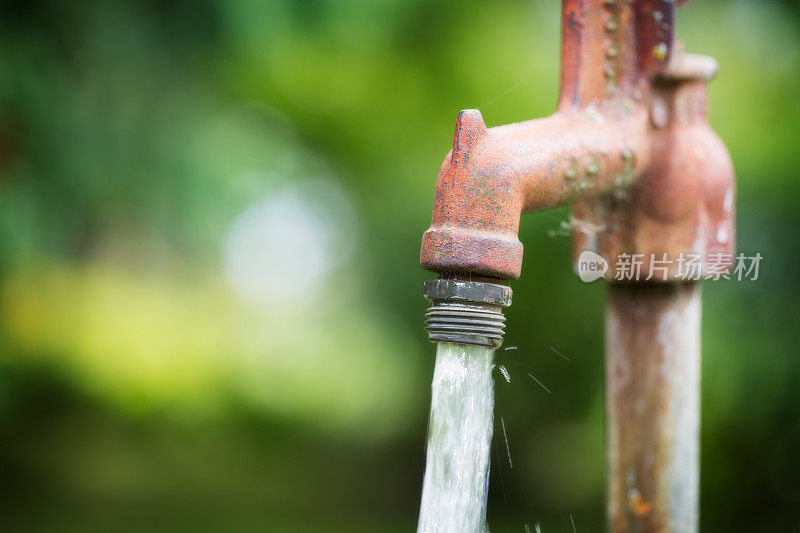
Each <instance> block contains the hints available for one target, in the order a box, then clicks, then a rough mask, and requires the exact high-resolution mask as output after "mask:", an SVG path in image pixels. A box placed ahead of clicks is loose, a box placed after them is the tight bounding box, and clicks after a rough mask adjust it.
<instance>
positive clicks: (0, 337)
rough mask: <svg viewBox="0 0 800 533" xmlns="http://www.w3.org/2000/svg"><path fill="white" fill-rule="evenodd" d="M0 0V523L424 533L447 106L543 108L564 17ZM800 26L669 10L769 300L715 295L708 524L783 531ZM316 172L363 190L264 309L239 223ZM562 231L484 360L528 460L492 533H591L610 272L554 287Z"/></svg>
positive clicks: (340, 2) (742, 293) (597, 509)
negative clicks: (327, 250)
mask: <svg viewBox="0 0 800 533" xmlns="http://www.w3.org/2000/svg"><path fill="white" fill-rule="evenodd" d="M0 10H2V16H1V17H0V68H2V75H1V76H0V475H1V476H2V477H3V479H4V483H3V489H2V491H3V494H2V499H0V501H2V502H3V503H2V504H0V506H1V507H2V508H0V512H1V513H2V516H3V518H2V519H0V523H2V522H7V523H6V524H3V525H7V526H8V527H7V528H6V527H4V528H3V529H4V530H6V529H24V530H43V531H47V530H54V531H55V530H59V531H60V530H63V529H65V528H67V529H77V530H83V531H91V530H97V531H108V530H110V529H111V530H128V529H130V530H137V531H139V530H141V529H142V528H148V529H154V530H164V531H174V530H181V529H191V530H193V531H231V530H234V531H237V530H241V531H249V530H254V529H256V530H264V529H266V530H277V531H308V530H313V531H354V530H372V531H378V530H380V531H391V530H398V531H400V530H405V531H407V530H410V529H413V527H414V524H415V522H416V512H417V505H418V499H419V490H420V487H421V479H422V469H423V462H424V446H423V442H424V438H425V429H426V428H425V424H426V422H425V421H426V416H427V408H428V407H427V401H428V398H429V383H430V382H429V378H430V370H431V367H432V357H431V355H432V349H431V348H430V347H429V346H428V345H427V343H426V341H425V337H424V334H423V333H422V331H421V322H422V316H423V312H424V308H425V302H424V301H423V300H422V298H421V295H420V287H421V282H422V280H424V279H425V278H426V277H428V276H427V274H426V273H424V272H422V271H421V270H420V269H419V268H418V266H417V260H418V253H419V237H420V235H421V233H422V232H423V231H424V229H425V228H426V227H427V224H428V221H429V216H430V205H431V198H432V194H431V193H432V190H433V183H434V179H435V176H436V172H437V170H438V167H439V165H440V164H441V160H442V158H443V156H444V155H445V153H446V152H447V150H448V144H449V142H450V139H451V137H452V128H453V122H454V119H455V116H456V114H457V112H458V110H460V109H462V108H471V107H478V108H480V109H481V111H482V112H483V115H484V118H485V119H486V121H487V123H488V124H489V125H490V126H492V125H498V124H502V123H507V122H515V121H520V120H524V119H527V118H532V117H537V116H544V115H547V114H549V113H551V112H552V110H553V108H554V105H555V99H556V98H555V97H556V92H557V80H558V43H559V27H558V24H559V12H558V11H559V6H558V2H554V1H553V2H545V1H532V0H524V1H523V0H503V1H498V2H491V3H488V2H479V1H477V0H468V1H464V2H455V1H452V0H443V1H436V2H430V1H423V0H373V1H370V2H365V1H359V0H335V1H334V0H303V1H290V0H272V1H256V0H238V1H235V2H223V1H221V0H202V1H199V0H195V1H192V2H189V1H187V0H169V1H166V2H164V1H160V2H155V1H152V0H151V1H143V2H136V3H134V2H123V1H121V0H112V1H104V2H101V1H97V0H84V1H80V2H66V1H64V0H54V1H44V0H38V1H29V2H7V1H6V2H0ZM799 12H800V9H798V6H797V5H796V4H795V3H794V2H789V1H787V2H776V1H756V0H736V1H733V2H724V1H722V0H718V1H712V0H702V1H700V0H698V1H696V2H694V3H692V4H691V5H689V6H688V7H686V8H683V9H682V10H681V12H680V15H679V22H678V28H679V34H680V36H681V38H682V40H683V42H684V44H685V48H686V49H687V50H688V51H691V52H699V53H705V54H709V55H712V56H714V57H716V58H717V59H718V60H719V62H720V65H721V71H720V75H719V78H718V79H717V80H716V81H715V82H714V83H712V85H711V88H710V105H711V111H710V112H711V122H712V125H713V126H714V127H715V129H716V130H717V131H718V132H719V134H720V136H721V137H722V138H723V139H724V140H725V141H726V143H727V144H728V146H729V148H730V150H731V153H732V156H733V159H734V162H735V164H736V168H737V179H738V183H739V192H738V202H737V209H738V217H739V218H738V230H737V231H738V242H739V245H738V248H739V250H740V251H743V252H747V253H752V252H756V251H758V252H760V253H761V254H762V255H763V256H764V257H765V260H764V263H763V265H762V273H761V277H760V279H759V280H758V281H757V282H747V283H732V282H730V283H729V282H723V283H716V284H707V285H706V287H705V289H704V295H705V297H704V332H703V333H704V337H703V344H704V361H703V406H702V408H703V427H702V432H703V434H702V464H703V471H702V490H701V498H702V529H703V530H704V531H742V530H745V531H796V528H797V527H798V519H797V513H796V512H795V508H796V506H797V504H798V503H800V483H798V482H797V479H800V461H798V460H797V458H796V450H797V449H800V392H798V391H800V387H799V386H798V385H800V360H798V359H797V358H796V357H794V352H796V346H797V341H798V333H797V320H798V316H800V310H799V309H798V304H797V301H798V298H799V297H800V269H799V268H798V265H800V244H798V241H799V239H798V230H797V228H798V227H799V226H800V213H798V211H799V210H798V202H800V200H798V198H800V182H798V180H797V171H798V169H799V168H800V163H798V159H797V156H798V148H800V143H799V142H798V135H797V132H796V130H797V126H796V125H797V124H798V123H800V100H798V98H797V95H798V94H800V17H798V13H799ZM317 182H324V183H327V184H329V185H330V187H332V188H333V189H331V190H334V189H335V190H337V191H341V193H342V194H343V196H344V197H345V198H346V200H347V202H346V203H347V205H348V206H349V207H347V206H345V207H342V206H341V205H339V204H337V203H335V202H334V203H330V204H325V205H327V207H326V209H329V210H330V211H329V218H327V219H326V218H324V217H323V218H322V219H321V220H322V223H324V224H329V225H330V226H331V227H332V229H331V235H332V236H333V237H331V238H332V239H334V240H333V244H332V245H331V246H332V247H333V248H334V250H333V251H335V252H337V253H339V255H340V259H341V262H339V263H337V264H335V265H334V264H331V265H330V268H328V269H327V270H326V271H325V272H324V273H323V274H322V275H321V278H320V279H319V280H316V281H315V283H316V284H314V285H311V284H308V285H307V286H306V285H303V283H305V282H306V280H302V279H286V278H287V277H284V276H281V277H279V279H278V280H277V283H278V284H279V285H280V284H284V285H292V287H289V288H288V289H287V290H290V289H291V290H295V289H294V285H297V287H298V288H297V289H296V291H295V292H291V290H290V292H289V293H290V294H294V295H295V296H292V297H287V298H279V299H273V300H271V301H269V300H264V301H259V302H253V301H249V300H248V299H247V298H246V297H245V296H246V295H243V294H242V290H241V287H242V286H244V287H246V286H247V284H246V283H245V284H244V285H241V284H240V285H237V284H236V283H235V281H236V280H233V281H232V280H231V276H232V274H231V271H230V269H229V257H228V256H227V255H226V254H227V253H228V252H226V250H227V249H228V248H229V246H230V236H231V231H232V228H234V227H235V226H236V224H237V221H241V220H243V218H242V217H243V213H247V212H249V211H248V209H250V208H252V207H253V206H254V205H260V202H263V201H265V199H270V198H275V197H276V195H278V192H279V191H281V190H285V188H286V187H295V186H296V185H297V184H303V183H305V184H308V183H317ZM292 190H296V191H301V192H302V190H303V189H302V187H301V188H299V189H292ZM314 205H316V204H314V203H313V202H312V203H310V204H307V205H306V207H308V206H314ZM348 209H349V210H352V213H350V211H348ZM337 210H338V211H337ZM300 212H301V213H302V210H300ZM336 213H338V214H339V215H340V216H339V217H334V216H333V215H335V214H336ZM348 213H350V214H351V215H352V216H353V217H354V220H355V221H356V223H355V225H354V226H348V225H346V224H345V225H342V226H341V227H339V228H338V229H337V228H336V226H337V222H338V221H339V219H342V220H343V219H346V218H347V217H348V216H349V214H348ZM567 218H568V211H567V210H563V209H562V210H556V211H551V212H546V213H540V214H536V215H530V216H527V217H526V218H525V219H524V221H523V224H522V229H521V239H522V241H523V242H524V243H525V247H526V250H527V252H526V259H525V265H524V271H523V276H522V279H521V280H520V281H519V282H517V283H515V284H514V291H515V305H514V307H513V308H512V309H511V310H510V311H509V333H508V336H507V341H506V346H516V347H517V349H516V350H509V351H505V350H503V351H500V352H498V354H497V360H498V363H502V364H504V365H506V366H507V367H508V368H509V370H510V371H511V376H512V380H511V383H510V384H508V383H506V382H505V381H502V380H498V381H497V414H498V416H502V417H504V420H505V424H506V427H507V430H508V438H509V444H510V447H511V452H512V454H513V456H514V469H513V470H508V469H506V464H505V463H503V464H494V465H493V466H492V481H491V491H492V494H491V497H490V505H489V509H490V510H489V513H490V525H491V526H492V530H493V531H505V530H509V531H521V530H523V525H524V524H525V523H528V524H530V525H533V524H535V523H537V522H539V523H541V526H542V530H543V531H549V530H566V531H568V530H569V527H570V522H569V517H570V516H572V517H573V519H574V521H575V524H576V527H577V530H578V531H598V530H600V529H601V526H600V524H602V520H603V518H602V517H603V474H604V472H603V469H604V467H603V451H602V442H603V437H602V416H603V415H602V410H603V409H602V403H603V402H602V375H603V372H602V366H603V359H602V355H603V354H602V320H603V318H602V305H603V304H602V301H603V288H602V286H601V285H599V284H593V285H588V286H587V285H584V284H582V283H581V282H580V281H578V280H577V279H575V278H574V277H573V275H572V274H571V273H570V271H569V268H568V265H569V254H570V244H569V237H567V236H563V235H560V234H559V232H558V231H555V236H553V234H554V231H553V230H558V229H559V228H560V223H561V222H562V221H565V220H567ZM268 229H269V228H268ZM278 229H279V230H281V231H285V232H289V230H290V229H295V228H288V227H287V228H278ZM337 231H338V233H336V232H337ZM337 239H338V240H337ZM298 254H299V255H298ZM322 257H327V256H325V255H324V254H323V255H322ZM337 257H338V256H337ZM306 259H308V260H309V261H310V259H309V258H305V257H304V256H303V255H302V252H298V251H297V250H294V249H292V247H291V246H289V247H287V248H286V249H281V250H280V253H278V252H275V257H269V258H266V259H264V258H261V259H259V260H262V261H267V263H266V264H268V265H270V264H273V263H276V264H277V263H280V261H283V263H280V264H278V266H279V267H281V269H282V270H280V271H281V272H283V271H285V270H286V269H287V268H288V269H289V271H290V272H291V271H292V270H291V269H292V268H293V267H295V266H300V265H303V261H304V260H306ZM270 261H272V262H273V263H270ZM292 261H300V263H292ZM326 264H327V263H326ZM268 275H269V274H268V273H265V274H264V276H268ZM288 278H291V276H288ZM240 281H241V280H240ZM246 281H247V280H246ZM251 281H252V280H251ZM237 287H238V288H237ZM304 287H306V289H308V290H307V291H306V292H305V293H303V292H302V289H303V288H304ZM298 291H299V292H298ZM551 347H552V348H555V349H557V350H558V351H559V352H561V353H562V354H565V355H567V356H568V357H569V359H570V361H566V360H565V359H563V358H561V357H559V356H558V355H557V354H555V353H554V352H553V351H552V350H551V349H550V348H551ZM520 364H522V365H527V366H529V367H531V368H532V370H533V372H534V373H535V374H536V375H537V377H539V378H540V379H541V380H542V381H543V382H544V383H546V384H547V386H548V388H549V389H550V390H551V391H552V394H547V393H546V392H545V391H543V390H542V389H541V388H540V387H539V386H538V385H537V384H536V383H534V382H532V381H530V380H526V379H525V372H520V369H521V368H524V367H520V366H519V365H520ZM525 370H526V372H527V371H528V369H527V368H526V369H525ZM500 474H502V478H503V479H502V482H501V480H500Z"/></svg>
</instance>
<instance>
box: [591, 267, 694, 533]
mask: <svg viewBox="0 0 800 533" xmlns="http://www.w3.org/2000/svg"><path fill="white" fill-rule="evenodd" d="M699 397H700V287H699V285H698V284H697V283H693V282H689V283H652V284H649V283H648V284H644V283H635V284H618V283H617V284H611V285H610V286H609V290H608V301H607V313H606V414H607V430H606V439H607V453H608V517H609V522H610V523H609V529H610V530H611V531H614V532H639V531H646V532H673V533H690V532H696V531H697V517H698V501H697V500H698V486H699V474H698V472H699V469H698V467H699V422H700V402H699Z"/></svg>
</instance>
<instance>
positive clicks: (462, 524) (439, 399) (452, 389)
mask: <svg viewBox="0 0 800 533" xmlns="http://www.w3.org/2000/svg"><path fill="white" fill-rule="evenodd" d="M436 346H437V347H436V368H435V370H434V372H433V385H432V389H433V395H432V401H431V415H430V422H429V427H428V452H427V453H428V455H427V463H426V467H425V479H424V482H423V487H422V504H421V506H420V513H419V525H418V526H417V531H418V533H451V532H453V533H455V532H458V533H478V532H485V531H488V528H487V527H486V492H487V488H488V484H489V450H490V445H491V442H492V411H493V408H494V381H493V379H492V368H493V362H492V359H493V356H494V352H493V350H491V349H489V348H483V347H481V346H471V345H463V344H449V343H438V344H437V345H436Z"/></svg>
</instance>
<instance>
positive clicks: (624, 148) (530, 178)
mask: <svg viewBox="0 0 800 533" xmlns="http://www.w3.org/2000/svg"><path fill="white" fill-rule="evenodd" d="M648 130H649V128H648V117H647V113H646V111H645V110H643V109H642V108H641V106H634V105H633V104H632V103H626V102H622V103H620V102H619V101H614V102H609V103H598V104H597V105H593V106H590V107H588V108H587V109H584V110H570V111H565V112H558V113H555V114H554V115H552V116H550V117H547V118H543V119H537V120H529V121H526V122H520V123H517V124H508V125H505V126H498V127H495V128H487V127H486V125H485V124H484V122H483V118H482V117H481V114H480V112H479V111H478V110H475V109H470V110H465V111H462V112H461V113H460V114H459V115H458V119H457V121H456V131H455V139H454V142H453V149H452V151H451V152H450V154H448V156H447V157H446V158H445V161H444V164H443V165H442V168H441V171H440V172H439V178H438V180H437V183H436V191H435V194H434V203H433V216H432V220H431V227H430V229H428V231H426V232H425V234H424V236H423V240H422V251H421V254H420V261H421V264H422V266H423V267H424V268H426V269H427V270H431V271H434V272H439V273H445V272H446V273H456V274H475V275H479V276H488V277H492V278H499V279H517V278H519V275H520V271H521V268H522V244H521V243H520V241H519V239H518V238H517V233H518V230H519V220H520V216H521V215H522V214H523V213H527V212H532V211H538V210H542V209H548V208H552V207H557V206H560V205H565V204H569V203H573V202H575V201H577V200H582V199H588V198H592V197H595V196H599V195H603V194H606V193H609V192H611V191H613V190H615V189H620V188H627V187H630V186H631V185H632V184H633V183H635V182H636V180H637V178H638V177H639V176H640V175H641V173H642V171H643V169H644V168H646V166H647V164H648V162H649V153H650V150H649V142H650V136H649V135H648Z"/></svg>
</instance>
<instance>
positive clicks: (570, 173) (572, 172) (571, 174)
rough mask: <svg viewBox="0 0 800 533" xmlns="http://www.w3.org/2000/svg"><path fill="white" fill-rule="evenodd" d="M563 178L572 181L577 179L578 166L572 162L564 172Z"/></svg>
mask: <svg viewBox="0 0 800 533" xmlns="http://www.w3.org/2000/svg"><path fill="white" fill-rule="evenodd" d="M564 177H565V178H566V179H568V180H574V179H575V178H577V177H578V165H576V164H575V162H574V161H573V162H572V163H570V164H569V166H567V170H566V172H564Z"/></svg>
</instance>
